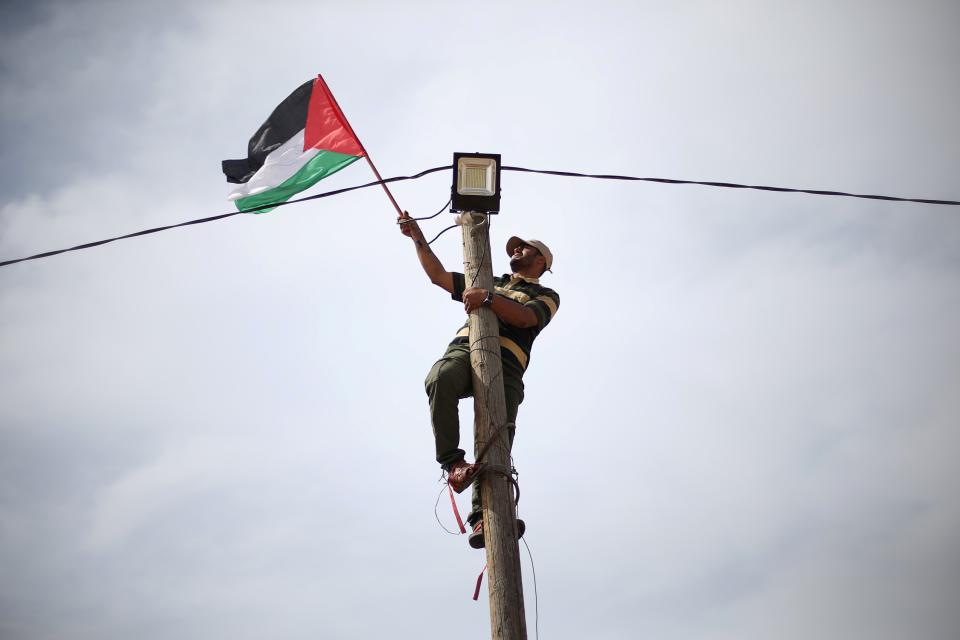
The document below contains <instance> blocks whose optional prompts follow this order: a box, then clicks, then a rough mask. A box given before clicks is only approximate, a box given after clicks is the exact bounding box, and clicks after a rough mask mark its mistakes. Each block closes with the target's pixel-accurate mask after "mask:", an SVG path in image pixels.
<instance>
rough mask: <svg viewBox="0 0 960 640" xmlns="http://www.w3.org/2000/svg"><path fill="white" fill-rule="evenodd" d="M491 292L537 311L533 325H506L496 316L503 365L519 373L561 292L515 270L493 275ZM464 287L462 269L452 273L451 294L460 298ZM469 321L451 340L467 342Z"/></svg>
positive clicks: (525, 363)
mask: <svg viewBox="0 0 960 640" xmlns="http://www.w3.org/2000/svg"><path fill="white" fill-rule="evenodd" d="M493 285H494V293H495V294H496V295H498V296H503V297H504V298H510V299H511V300H513V301H514V302H519V303H520V304H522V305H523V306H525V307H529V308H530V309H532V310H533V312H534V313H535V314H537V324H536V326H533V327H529V328H527V329H522V328H520V327H514V326H513V325H509V324H507V323H506V322H504V321H503V320H500V318H499V317H498V318H497V321H498V324H499V326H500V352H501V354H502V355H503V363H504V365H505V366H511V365H512V366H513V368H514V369H516V370H517V371H518V373H520V374H521V375H522V374H523V372H524V370H526V368H527V365H528V364H529V363H530V349H531V348H532V347H533V341H534V339H536V337H537V336H538V335H539V334H540V332H541V331H543V328H544V327H546V326H547V325H548V324H549V323H550V320H552V319H553V316H555V315H556V314H557V309H558V308H559V307H560V296H558V295H557V292H556V291H554V290H553V289H548V288H547V287H544V286H541V284H540V280H539V279H538V278H528V277H526V276H520V275H517V274H513V275H510V274H504V275H502V276H499V277H495V278H494V279H493ZM466 288H467V282H466V278H465V277H464V275H463V274H462V273H454V274H453V293H452V294H451V297H452V298H453V299H454V300H456V301H457V302H460V303H462V302H463V291H464V290H465V289H466ZM469 324H470V323H469V321H467V323H465V324H464V325H463V327H462V328H461V329H460V331H458V332H457V336H456V337H455V338H454V339H453V342H451V343H450V344H468V343H469V341H470V338H469V334H470V330H469Z"/></svg>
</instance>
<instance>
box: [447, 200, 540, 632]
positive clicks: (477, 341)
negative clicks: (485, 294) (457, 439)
mask: <svg viewBox="0 0 960 640" xmlns="http://www.w3.org/2000/svg"><path fill="white" fill-rule="evenodd" d="M460 219H461V225H462V227H463V264H464V275H465V276H466V280H467V286H468V287H470V286H474V287H480V288H482V289H487V290H492V289H493V269H492V268H491V264H492V260H491V255H490V225H489V224H488V221H489V218H488V216H487V215H486V214H479V213H464V214H462V215H461V216H460ZM470 364H471V366H472V368H473V398H474V400H473V412H474V416H475V420H474V447H475V449H474V452H475V453H479V452H480V451H483V449H484V447H485V446H486V444H487V443H488V442H489V441H490V439H491V438H493V437H494V436H495V437H496V441H495V442H494V443H493V444H492V445H490V447H489V448H488V449H487V452H486V454H485V455H484V458H483V462H484V463H486V464H487V465H489V466H491V467H494V468H499V469H502V470H508V469H510V468H511V465H510V435H509V433H508V429H507V428H506V427H505V428H503V429H500V426H501V425H503V424H505V423H506V421H507V410H506V404H505V402H504V395H503V368H502V364H501V361H500V330H499V328H498V327H497V316H496V314H494V313H493V311H492V310H490V309H489V308H488V307H480V308H479V309H477V310H476V311H474V312H472V313H471V314H470ZM479 482H480V483H481V490H482V493H483V536H484V541H485V543H486V548H487V574H488V579H487V584H488V589H489V594H490V627H491V637H492V638H493V640H526V638H527V625H526V616H525V615H524V610H523V584H522V581H521V578H520V547H519V546H518V544H517V512H516V507H515V505H514V501H513V500H514V498H513V483H512V482H511V480H510V478H508V477H507V476H505V475H503V474H502V473H497V472H494V471H493V470H490V469H488V470H487V471H486V472H485V473H484V474H483V475H482V476H481V477H480V480H479Z"/></svg>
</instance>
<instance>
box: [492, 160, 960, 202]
mask: <svg viewBox="0 0 960 640" xmlns="http://www.w3.org/2000/svg"><path fill="white" fill-rule="evenodd" d="M500 169H501V170H502V171H520V172H523V173H542V174H545V175H550V176H562V177H565V178H594V179H597V180H631V181H640V182H659V183H662V184H696V185H701V186H705V187H724V188H727V189H757V190H759V191H776V192H779V193H809V194H812V195H817V196H843V197H846V198H866V199H868V200H889V201H892V202H917V203H920V204H945V205H952V206H957V205H960V200H931V199H929V198H898V197H896V196H878V195H870V194H866V193H848V192H846V191H825V190H823V189H793V188H790V187H768V186H764V185H758V184H738V183H736V182H706V181H700V180H678V179H674V178H640V177H637V176H618V175H610V174H599V173H578V172H576V171H553V170H548V169H527V168H525V167H508V166H502V167H500Z"/></svg>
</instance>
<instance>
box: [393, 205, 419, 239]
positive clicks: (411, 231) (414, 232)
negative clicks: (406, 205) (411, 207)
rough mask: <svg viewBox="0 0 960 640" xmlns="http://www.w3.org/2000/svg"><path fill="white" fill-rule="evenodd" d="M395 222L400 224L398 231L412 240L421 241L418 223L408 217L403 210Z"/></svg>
mask: <svg viewBox="0 0 960 640" xmlns="http://www.w3.org/2000/svg"><path fill="white" fill-rule="evenodd" d="M397 224H399V225H400V233H402V234H403V235H405V236H407V237H408V238H412V239H413V241H414V242H423V232H422V231H420V225H418V224H417V222H416V220H414V219H413V218H411V217H410V214H409V213H407V212H406V211H404V212H403V215H402V216H398V217H397Z"/></svg>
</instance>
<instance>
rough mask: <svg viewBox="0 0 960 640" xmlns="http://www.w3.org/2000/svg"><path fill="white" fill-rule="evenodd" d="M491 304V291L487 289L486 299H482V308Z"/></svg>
mask: <svg viewBox="0 0 960 640" xmlns="http://www.w3.org/2000/svg"><path fill="white" fill-rule="evenodd" d="M492 304H493V291H490V290H489V289H487V297H486V298H484V299H483V306H485V307H489V306H490V305H492Z"/></svg>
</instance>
